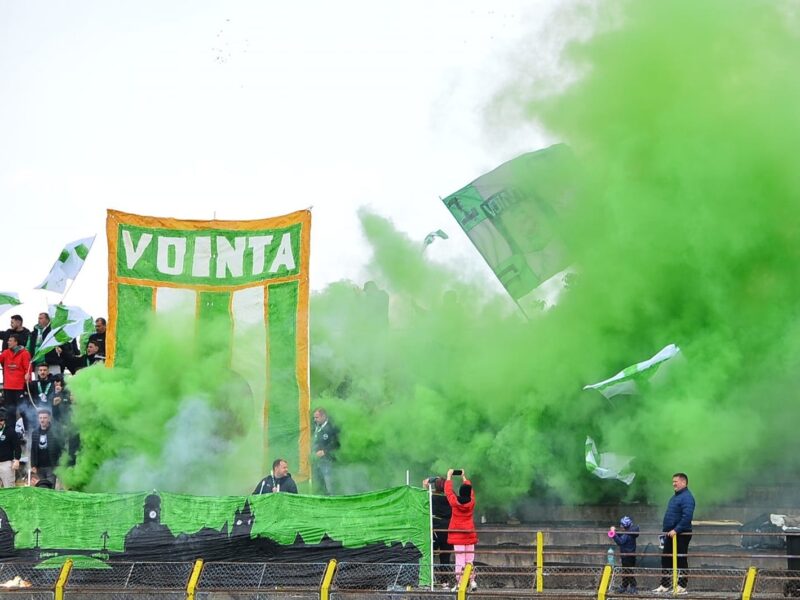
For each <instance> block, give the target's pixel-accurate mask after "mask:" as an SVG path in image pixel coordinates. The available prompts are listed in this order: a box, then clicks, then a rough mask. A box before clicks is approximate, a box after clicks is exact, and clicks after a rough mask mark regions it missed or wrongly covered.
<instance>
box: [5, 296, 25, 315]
mask: <svg viewBox="0 0 800 600" xmlns="http://www.w3.org/2000/svg"><path fill="white" fill-rule="evenodd" d="M18 304H22V302H20V301H19V294H15V293H14V292H0V315H1V314H3V313H4V312H6V311H7V310H8V309H9V308H11V307H12V306H17V305H18Z"/></svg>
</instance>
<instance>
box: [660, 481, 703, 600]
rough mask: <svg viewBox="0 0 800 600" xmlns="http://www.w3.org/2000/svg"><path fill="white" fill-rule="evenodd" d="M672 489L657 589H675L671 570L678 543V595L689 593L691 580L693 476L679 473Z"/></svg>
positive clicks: (662, 591) (666, 515) (664, 530)
mask: <svg viewBox="0 0 800 600" xmlns="http://www.w3.org/2000/svg"><path fill="white" fill-rule="evenodd" d="M672 489H673V490H674V491H675V493H674V494H673V496H672V498H670V499H669V503H668V504H667V510H666V512H665V513H664V521H663V523H662V526H661V531H663V532H664V535H663V536H662V537H663V538H664V548H663V549H662V551H661V585H660V586H658V587H657V588H656V589H655V590H653V591H654V592H656V593H659V594H660V593H664V592H671V591H672V588H671V587H670V573H671V571H672V544H677V545H678V548H677V551H678V569H680V577H679V578H678V589H677V590H675V591H676V592H677V593H678V594H686V584H687V583H688V579H687V576H686V573H687V572H686V569H688V568H689V558H688V557H687V555H686V553H687V552H688V551H689V542H690V541H691V539H692V536H691V533H692V517H693V516H694V506H695V502H694V496H692V492H690V491H689V476H688V475H686V473H675V475H673V476H672Z"/></svg>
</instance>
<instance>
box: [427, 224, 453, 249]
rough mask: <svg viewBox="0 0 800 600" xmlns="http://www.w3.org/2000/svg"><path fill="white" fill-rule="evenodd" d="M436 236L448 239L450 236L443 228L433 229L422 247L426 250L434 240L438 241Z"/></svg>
mask: <svg viewBox="0 0 800 600" xmlns="http://www.w3.org/2000/svg"><path fill="white" fill-rule="evenodd" d="M436 238H439V239H441V240H447V239H449V238H450V236H448V235H447V234H446V233H445V232H444V231H442V230H441V229H437V230H436V231H431V232H430V233H429V234H428V235H426V236H425V239H424V240H423V242H422V249H423V250H424V249H425V248H427V247H428V246H430V245H431V244H432V243H433V242H435V241H436Z"/></svg>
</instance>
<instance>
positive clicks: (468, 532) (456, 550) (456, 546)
mask: <svg viewBox="0 0 800 600" xmlns="http://www.w3.org/2000/svg"><path fill="white" fill-rule="evenodd" d="M453 475H456V476H458V475H460V476H461V479H462V482H461V487H460V488H459V490H458V496H456V495H455V493H454V492H453V481H452V478H453ZM444 495H445V497H446V498H447V502H448V504H450V508H451V509H452V511H453V514H452V515H451V517H450V526H449V527H448V529H449V530H450V531H449V533H448V534H447V542H448V543H450V544H453V554H455V557H456V581H458V580H459V579H461V573H462V571H463V570H464V567H465V566H466V564H467V563H471V562H473V561H474V560H475V544H476V543H477V542H478V534H477V532H476V531H475V521H474V520H473V515H474V514H475V491H474V490H473V489H472V483H471V482H470V480H469V479H467V475H466V473H464V471H455V472H454V471H453V469H450V470H449V471H447V481H445V482H444ZM469 585H470V589H473V590H474V589H477V587H478V586H477V584H476V583H475V575H474V572H473V575H472V576H471V577H470V582H469Z"/></svg>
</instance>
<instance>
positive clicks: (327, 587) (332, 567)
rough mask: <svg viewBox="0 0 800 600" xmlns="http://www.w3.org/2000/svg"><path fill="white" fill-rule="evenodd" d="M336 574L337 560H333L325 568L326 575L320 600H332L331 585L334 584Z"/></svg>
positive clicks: (323, 579)
mask: <svg viewBox="0 0 800 600" xmlns="http://www.w3.org/2000/svg"><path fill="white" fill-rule="evenodd" d="M335 572H336V559H335V558H332V559H331V560H330V561H329V562H328V566H327V567H326V568H325V575H324V576H323V577H322V585H321V586H320V588H319V600H330V597H331V583H333V574H334V573H335Z"/></svg>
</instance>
